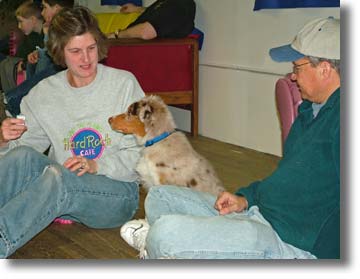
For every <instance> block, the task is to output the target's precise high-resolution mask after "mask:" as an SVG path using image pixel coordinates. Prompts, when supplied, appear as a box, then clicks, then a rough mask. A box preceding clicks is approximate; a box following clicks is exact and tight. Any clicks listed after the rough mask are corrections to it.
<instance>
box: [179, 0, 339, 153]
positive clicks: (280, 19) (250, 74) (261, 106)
mask: <svg viewBox="0 0 360 279" xmlns="http://www.w3.org/2000/svg"><path fill="white" fill-rule="evenodd" d="M254 3H255V1H254V0H222V1H218V0H196V4H197V14H196V26H197V27H198V28H200V29H201V30H203V31H204V33H205V41H204V47H203V50H202V51H201V52H200V82H199V87H200V100H199V104H200V108H199V109H200V119H199V132H200V134H202V135H204V136H207V137H210V138H215V139H218V140H221V141H225V142H229V143H232V144H236V145H240V146H244V147H248V148H252V149H255V150H259V151H263V152H267V153H271V154H276V155H281V138H280V125H279V121H278V117H277V112H276V105H275V97H274V85H275V82H276V80H277V79H278V78H279V77H280V76H281V75H282V74H285V73H287V72H289V71H290V69H291V66H290V64H289V63H275V62H273V61H272V60H271V59H270V57H269V55H268V50H269V49H270V48H271V47H274V46H275V47H276V46H279V45H282V44H286V43H290V42H291V40H292V39H293V38H294V35H295V34H296V33H297V32H298V31H299V29H300V28H301V27H302V26H303V25H304V24H305V23H306V22H307V21H309V20H311V19H313V18H317V17H327V16H329V15H332V16H335V17H340V9H334V8H317V9H285V10H261V11H256V12H254V11H253V7H254ZM175 114H176V120H177V123H178V126H179V127H181V128H185V129H189V125H188V123H189V120H188V119H189V115H188V113H186V112H183V111H177V113H175ZM183 120H185V122H183Z"/></svg>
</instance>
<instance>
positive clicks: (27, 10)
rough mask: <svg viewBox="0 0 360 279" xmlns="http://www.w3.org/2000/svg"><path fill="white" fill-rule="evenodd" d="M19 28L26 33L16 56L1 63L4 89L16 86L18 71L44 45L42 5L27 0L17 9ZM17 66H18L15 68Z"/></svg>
mask: <svg viewBox="0 0 360 279" xmlns="http://www.w3.org/2000/svg"><path fill="white" fill-rule="evenodd" d="M15 15H16V19H17V21H18V27H19V29H20V30H21V31H22V32H23V33H24V35H25V36H24V38H23V39H22V41H21V42H20V44H19V46H18V48H17V50H16V54H15V56H8V57H7V58H6V59H4V60H3V61H1V63H0V86H1V89H2V90H3V91H7V90H10V89H12V88H14V87H16V74H15V75H14V73H16V72H20V71H22V70H23V69H24V68H25V67H26V61H27V56H28V55H29V54H30V53H31V52H32V51H33V50H34V49H35V48H36V47H37V46H38V47H43V46H44V41H43V40H44V36H43V34H42V25H43V18H42V15H41V7H40V5H39V4H37V3H34V2H33V1H26V2H24V3H23V4H21V5H20V6H19V7H18V8H17V9H16V11H15ZM15 67H16V68H15Z"/></svg>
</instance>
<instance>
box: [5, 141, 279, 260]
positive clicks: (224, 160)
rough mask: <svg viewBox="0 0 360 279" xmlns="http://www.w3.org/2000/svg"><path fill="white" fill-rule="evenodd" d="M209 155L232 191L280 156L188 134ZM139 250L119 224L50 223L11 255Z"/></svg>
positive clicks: (132, 253)
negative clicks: (125, 237)
mask: <svg viewBox="0 0 360 279" xmlns="http://www.w3.org/2000/svg"><path fill="white" fill-rule="evenodd" d="M189 139H190V141H191V143H192V145H193V146H194V148H195V150H197V151H198V152H199V153H200V154H201V155H203V156H204V157H205V158H207V159H208V160H209V161H210V162H211V163H212V164H213V166H214V168H215V170H216V171H217V172H218V174H219V177H220V179H221V180H222V181H223V183H224V185H225V187H226V188H227V190H229V191H230V192H233V191H235V190H236V189H238V188H239V187H241V186H246V185H248V184H249V183H251V182H252V181H255V180H258V179H262V178H264V177H266V176H267V175H269V174H270V173H271V172H272V171H273V170H274V169H275V168H276V166H277V164H278V162H279V159H280V158H279V157H277V156H273V155H269V154H264V153H261V152H257V151H254V150H249V149H246V148H242V147H239V146H235V145H231V144H226V143H223V142H219V141H216V140H212V139H208V138H205V137H201V136H199V137H197V138H192V137H189ZM145 196H146V192H145V191H144V190H143V189H141V190H140V204H139V210H138V211H137V213H136V215H135V218H136V219H138V218H144V199H145ZM137 254H138V252H137V251H136V250H134V249H133V248H131V247H130V246H129V245H127V244H126V242H124V241H123V240H122V238H121V237H120V234H119V228H114V229H101V230H100V229H90V228H87V227H85V226H84V225H82V224H77V223H75V224H71V225H61V224H54V223H53V224H51V225H50V226H49V227H48V228H46V229H45V230H43V231H42V232H41V233H39V234H38V235H37V236H36V237H35V238H33V239H32V240H31V241H30V242H28V243H27V244H26V245H24V246H23V247H22V248H20V249H19V250H18V251H16V252H15V253H14V254H13V255H11V256H10V258H11V259H137Z"/></svg>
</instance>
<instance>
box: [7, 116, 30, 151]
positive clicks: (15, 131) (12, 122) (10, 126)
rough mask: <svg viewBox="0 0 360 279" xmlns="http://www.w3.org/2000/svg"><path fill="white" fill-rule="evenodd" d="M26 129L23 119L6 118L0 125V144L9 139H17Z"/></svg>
mask: <svg viewBox="0 0 360 279" xmlns="http://www.w3.org/2000/svg"><path fill="white" fill-rule="evenodd" d="M26 130H27V127H26V125H25V120H23V119H17V118H6V119H4V121H3V122H2V123H1V127H0V146H4V145H5V144H7V143H8V142H9V141H10V140H15V139H18V138H20V137H21V136H22V134H23V133H25V131H26Z"/></svg>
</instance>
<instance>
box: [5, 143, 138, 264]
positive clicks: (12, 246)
mask: <svg viewBox="0 0 360 279" xmlns="http://www.w3.org/2000/svg"><path fill="white" fill-rule="evenodd" d="M138 202H139V191H138V185H137V183H134V182H121V181H116V180H113V179H110V178H108V177H106V176H103V175H92V174H85V175H83V176H81V177H78V176H77V175H76V173H72V172H70V171H69V170H67V169H66V168H64V167H63V166H62V165H60V164H58V163H56V162H54V161H52V160H50V159H49V158H48V157H47V156H45V155H43V154H41V153H39V152H37V151H35V150H33V149H32V148H30V147H18V148H15V149H13V150H11V151H9V152H8V153H7V154H6V155H4V156H3V157H2V158H0V236H1V238H0V258H5V257H8V256H9V255H11V254H12V253H13V252H15V251H16V250H17V249H18V248H20V247H21V246H23V245H24V244H25V243H26V242H28V241H29V240H30V239H32V238H33V237H34V236H35V235H36V234H38V233H39V232H40V231H42V230H43V229H44V228H46V227H47V226H48V225H49V224H50V223H51V222H52V221H53V220H54V219H55V218H56V217H58V216H62V217H63V218H69V219H72V220H76V221H78V222H81V223H83V224H85V225H86V226H89V227H92V228H99V229H101V228H112V227H118V226H121V225H122V224H123V223H125V222H127V221H128V220H130V219H131V218H132V217H133V215H134V214H135V212H136V210H137V208H138Z"/></svg>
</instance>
